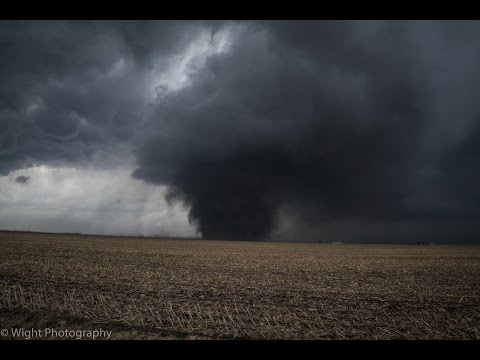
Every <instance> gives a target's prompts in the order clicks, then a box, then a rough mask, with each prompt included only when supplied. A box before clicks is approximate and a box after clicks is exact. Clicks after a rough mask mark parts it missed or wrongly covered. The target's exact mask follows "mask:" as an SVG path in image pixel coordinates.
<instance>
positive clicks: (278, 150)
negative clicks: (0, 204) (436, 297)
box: [0, 21, 480, 242]
mask: <svg viewBox="0 0 480 360" xmlns="http://www.w3.org/2000/svg"><path fill="white" fill-rule="evenodd" d="M0 26H1V30H0V44H1V45H2V53H4V54H8V56H2V57H1V59H0V73H1V76H2V79H4V81H3V82H2V84H1V85H0V127H1V129H2V130H1V132H0V141H1V143H0V172H1V173H2V174H3V175H6V174H8V173H9V172H11V171H14V170H16V169H23V168H26V167H29V166H33V165H38V164H51V165H52V166H67V165H69V164H75V165H76V166H87V165H88V166H91V165H92V166H96V167H98V168H101V169H106V168H107V169H108V168H109V167H113V166H122V164H126V165H125V166H127V165H128V167H133V169H132V176H133V177H134V178H135V179H138V180H142V181H145V182H147V183H150V184H154V185H158V186H162V187H163V186H165V187H166V188H167V189H168V191H167V195H166V199H167V201H168V202H169V203H170V204H171V205H172V206H173V205H174V203H175V202H180V203H181V204H182V205H184V206H186V207H187V208H188V209H189V220H190V221H191V223H192V224H193V225H194V226H195V227H196V229H197V231H198V233H199V234H200V235H201V236H202V237H204V238H214V239H219V238H229V239H250V240H254V239H268V238H270V239H275V238H281V237H282V236H285V233H289V234H290V235H287V236H286V237H287V238H288V239H292V238H295V239H301V240H310V241H312V240H313V239H312V238H313V237H314V238H315V239H318V238H321V237H322V236H324V237H328V238H338V239H341V241H368V239H373V238H375V241H381V238H382V237H383V238H384V239H387V238H388V237H389V236H390V237H391V235H392V234H396V235H395V241H400V242H401V241H413V239H418V237H419V236H431V237H438V236H443V238H444V239H446V240H445V241H447V240H448V241H463V240H465V239H467V240H468V241H475V239H476V238H477V235H479V229H478V226H476V224H477V223H478V221H479V220H480V202H479V201H480V188H479V185H478V184H479V183H480V172H479V171H478V162H479V159H480V147H479V145H478V144H480V130H479V129H480V103H479V102H478V99H477V97H478V95H477V94H479V93H480V66H479V65H480V43H479V42H478V41H477V39H478V36H479V35H480V25H479V23H478V22H473V21H471V22H470V21H461V22H459V21H395V22H392V21H235V22H231V21H225V22H220V21H214V22H206V21H198V22H192V21H171V22H166V21H153V22H108V21H107V22H73V23H72V22H1V24H0ZM342 224H343V225H342ZM355 229H357V230H355ZM378 229H380V230H378ZM447 233H448V234H447ZM455 233H456V234H460V235H459V237H460V238H457V239H453V240H451V239H452V238H453V234H455ZM399 234H400V235H399ZM446 234H447V235H446ZM313 241H315V240H313ZM385 241H387V240H385Z"/></svg>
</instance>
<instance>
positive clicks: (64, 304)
mask: <svg viewBox="0 0 480 360" xmlns="http://www.w3.org/2000/svg"><path fill="white" fill-rule="evenodd" d="M41 324H50V325H54V326H58V327H67V328H69V329H71V328H89V327H90V328H91V327H92V326H93V325H95V326H103V327H104V328H110V329H112V331H113V334H112V337H113V338H143V339H156V338H159V339H164V338H181V339H208V338H215V339H216V338H221V339H230V338H242V339H480V246H453V245H437V246H418V245H354V244H342V245H334V244H317V243H310V244H292V243H267V242H264V243H256V242H234V241H205V240H168V239H147V238H125V237H106V236H105V237H104V236H101V237H95V236H83V235H60V234H59V235H56V234H35V233H20V232H19V233H12V232H1V233H0V325H2V327H5V326H7V325H8V326H12V325H14V326H26V325H30V326H40V325H41Z"/></svg>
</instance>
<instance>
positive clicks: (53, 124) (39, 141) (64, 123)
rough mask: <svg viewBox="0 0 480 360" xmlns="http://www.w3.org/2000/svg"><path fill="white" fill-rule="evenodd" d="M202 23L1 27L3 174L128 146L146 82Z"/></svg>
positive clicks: (59, 23) (48, 23) (37, 23)
mask: <svg viewBox="0 0 480 360" xmlns="http://www.w3.org/2000/svg"><path fill="white" fill-rule="evenodd" d="M200 26H201V24H200V23H178V22H148V21H145V22H135V21H126V22H116V21H104V22H100V21H71V22H68V21H1V22H0V49H1V50H0V51H1V56H0V78H1V79H2V81H1V83H0V128H1V132H0V173H1V174H6V173H8V172H9V171H10V170H13V169H15V168H21V167H25V166H31V165H33V164H37V163H48V162H52V161H59V162H78V161H84V160H86V161H88V160H89V159H91V158H92V156H93V154H94V153H96V152H97V151H98V150H100V149H103V150H105V151H115V150H114V149H115V147H114V146H112V145H117V144H121V143H123V142H126V141H127V140H129V139H130V138H131V137H132V135H133V133H134V127H135V124H136V123H138V122H139V119H140V117H141V113H142V111H143V108H144V107H145V103H146V100H145V96H144V95H145V94H144V93H145V81H147V80H148V79H149V77H150V76H151V75H150V71H151V70H152V67H153V66H154V65H155V66H156V67H157V70H160V71H161V70H162V66H163V63H164V62H165V61H166V60H165V59H168V58H169V56H170V55H171V54H172V53H175V52H176V51H179V50H181V49H182V47H183V46H185V43H186V42H188V41H189V40H191V38H192V37H193V36H195V35H196V33H197V30H198V28H199V27H200Z"/></svg>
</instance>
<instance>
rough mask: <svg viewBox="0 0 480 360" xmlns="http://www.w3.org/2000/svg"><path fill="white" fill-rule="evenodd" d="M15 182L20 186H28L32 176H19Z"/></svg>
mask: <svg viewBox="0 0 480 360" xmlns="http://www.w3.org/2000/svg"><path fill="white" fill-rule="evenodd" d="M15 182H17V183H19V184H28V183H29V182H30V176H25V175H19V176H17V177H16V178H15Z"/></svg>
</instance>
